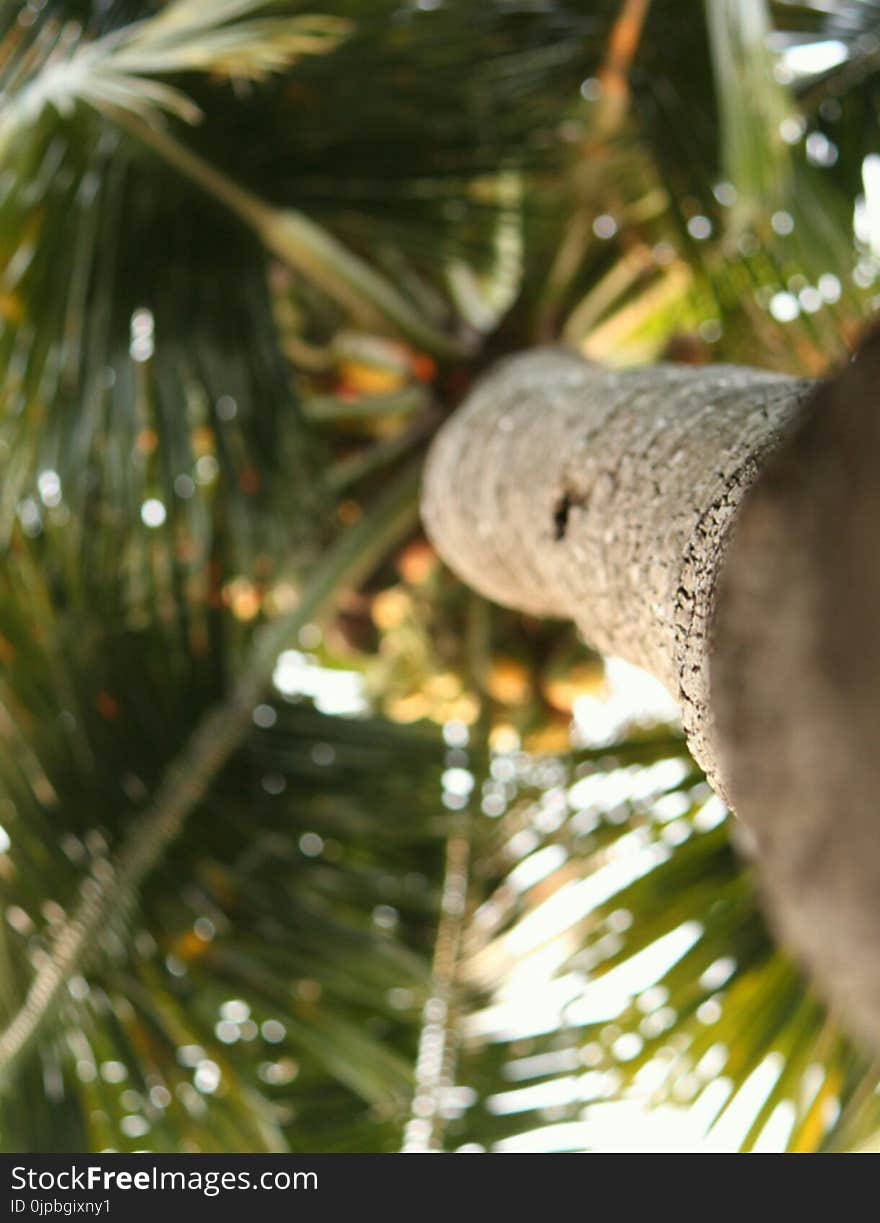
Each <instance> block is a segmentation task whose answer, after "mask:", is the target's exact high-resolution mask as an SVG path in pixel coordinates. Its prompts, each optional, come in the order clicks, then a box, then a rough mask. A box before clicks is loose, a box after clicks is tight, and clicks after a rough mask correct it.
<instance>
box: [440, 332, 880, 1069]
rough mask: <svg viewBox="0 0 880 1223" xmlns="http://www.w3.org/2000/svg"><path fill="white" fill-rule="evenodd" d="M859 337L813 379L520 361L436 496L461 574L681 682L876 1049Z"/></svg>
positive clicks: (875, 841)
mask: <svg viewBox="0 0 880 1223" xmlns="http://www.w3.org/2000/svg"><path fill="white" fill-rule="evenodd" d="M878 348H880V343H878ZM867 353H868V356H867V359H866V360H862V361H857V362H856V364H855V365H854V366H852V367H850V368H849V369H847V371H845V372H844V374H842V375H841V376H840V378H838V379H837V380H835V381H834V382H832V383H829V384H824V385H823V387H822V389H821V390H819V391H818V393H817V392H816V384H814V383H811V382H805V381H800V380H797V379H793V378H787V377H781V376H775V375H773V374H769V373H765V372H762V371H758V370H752V369H743V368H738V367H727V366H708V367H691V366H686V367H674V366H659V367H653V368H650V369H640V370H633V371H625V372H620V373H615V372H608V371H603V370H600V369H598V368H596V367H594V366H590V365H588V364H587V363H585V362H584V361H583V360H581V359H580V358H578V357H577V356H575V355H572V354H569V353H565V352H562V351H556V350H539V351H536V352H533V353H529V354H526V355H524V356H521V357H516V358H513V359H512V360H509V361H507V362H505V363H504V364H502V365H501V366H500V367H498V368H497V369H496V370H494V371H493V372H491V373H490V374H489V375H488V376H487V377H486V378H484V379H483V380H482V382H480V383H479V384H478V385H477V386H476V387H475V389H474V390H473V392H472V394H471V395H470V397H469V399H468V401H467V402H466V403H465V404H464V406H463V407H462V408H461V410H460V411H459V412H457V413H456V414H455V416H454V417H452V418H451V419H450V421H448V422H447V423H446V424H445V425H444V427H443V429H442V430H441V432H440V434H439V436H438V438H437V439H436V441H435V443H434V445H433V447H432V450H431V453H430V455H429V459H428V464H427V469H426V475H425V483H424V489H423V503H422V511H423V518H424V521H425V525H426V528H427V530H428V533H429V535H430V536H431V538H432V540H433V541H434V543H435V544H436V546H437V548H438V550H439V552H440V553H441V555H442V556H443V557H444V559H445V560H446V561H447V562H448V563H449V565H450V566H451V567H452V568H453V569H454V570H455V571H456V572H457V573H458V574H459V575H460V576H461V577H462V578H463V579H464V580H465V581H466V582H468V583H469V584H470V585H471V586H473V587H475V588H476V589H477V590H479V591H481V592H482V593H483V594H485V595H486V596H488V597H489V598H491V599H494V600H496V601H497V602H500V603H503V604H506V605H507V606H511V607H515V608H519V609H521V610H523V611H527V612H530V613H533V614H537V615H547V616H556V617H564V618H570V619H572V620H574V621H575V622H576V623H577V625H578V626H579V628H580V629H581V632H582V633H583V636H584V637H585V638H586V640H587V641H589V642H590V643H591V644H593V645H595V646H597V647H598V648H599V649H601V650H603V651H604V652H606V653H610V654H616V655H619V656H621V657H623V658H626V659H627V660H629V661H630V662H633V663H635V664H637V665H639V666H642V667H644V668H646V669H647V670H649V671H651V672H652V673H653V674H654V675H656V676H657V677H658V678H659V679H661V680H662V681H663V682H664V683H665V684H666V685H667V687H668V688H669V689H670V690H671V691H672V692H673V694H674V695H676V696H677V697H678V699H679V701H680V704H681V710H682V720H683V724H684V727H685V731H686V733H687V735H688V739H689V743H690V746H691V749H692V751H693V753H694V755H695V757H696V758H697V759H698V760H699V761H700V763H701V764H702V765H703V766H704V767H705V769H706V771H707V773H708V775H709V777H710V779H711V780H712V782H713V784H714V785H715V787H716V789H717V790H718V791H719V792H720V793H721V794H722V795H723V796H724V797H725V798H726V799H727V800H728V801H729V802H730V803H731V805H732V806H733V808H734V809H735V811H736V813H737V815H738V816H739V818H740V819H741V820H742V822H743V823H744V824H745V825H746V826H747V827H748V828H749V830H750V832H751V833H752V839H753V843H754V846H755V859H756V865H757V868H758V873H759V876H760V881H761V884H762V888H763V892H764V896H765V900H766V904H767V908H768V910H769V914H770V916H771V919H772V920H773V921H774V924H775V925H776V926H777V928H778V930H779V932H780V935H781V937H782V938H783V939H784V940H785V941H787V943H788V944H789V945H790V946H791V947H792V948H793V949H794V950H795V951H796V952H797V953H798V954H799V955H800V957H801V959H802V960H803V961H804V962H805V964H806V966H807V967H808V969H809V970H810V971H811V972H812V973H813V975H814V976H815V978H816V980H817V982H818V983H819V985H820V987H821V988H822V989H823V990H824V992H825V994H826V995H827V996H828V997H829V999H830V1000H831V1002H832V1003H834V1004H836V1005H837V1006H838V1007H839V1008H840V1009H841V1011H842V1012H843V1015H844V1019H845V1021H846V1022H847V1024H848V1026H849V1027H850V1029H851V1030H853V1031H854V1032H855V1033H857V1034H859V1035H862V1036H865V1037H867V1038H868V1039H869V1040H870V1041H871V1042H872V1043H873V1044H874V1045H875V1047H877V1048H880V954H878V951H877V948H878V947H880V837H878V835H877V810H876V807H877V794H878V792H880V753H878V751H877V748H878V746H880V703H878V701H877V695H878V693H880V633H878V632H877V615H878V612H880V566H877V565H876V564H875V563H873V558H874V556H875V555H876V543H875V542H874V540H875V538H876V534H877V531H878V529H880V491H878V490H880V481H878V480H877V478H876V474H875V473H876V470H877V462H876V460H877V452H878V450H880V417H878V414H877V413H876V411H875V410H874V397H873V389H874V386H875V385H876V382H877V376H878V367H880V352H878V354H875V355H872V353H871V349H870V348H869V349H868V350H867ZM734 523H736V526H737V529H736V531H733V532H732V531H731V528H732V527H733V526H734ZM866 562H867V563H866ZM710 664H711V668H710ZM710 669H711V674H710Z"/></svg>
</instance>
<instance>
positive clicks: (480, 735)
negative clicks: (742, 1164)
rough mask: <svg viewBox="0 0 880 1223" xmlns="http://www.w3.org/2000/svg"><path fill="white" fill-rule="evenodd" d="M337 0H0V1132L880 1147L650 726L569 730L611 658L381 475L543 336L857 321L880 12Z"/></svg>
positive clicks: (792, 346)
mask: <svg viewBox="0 0 880 1223" xmlns="http://www.w3.org/2000/svg"><path fill="white" fill-rule="evenodd" d="M318 8H319V11H318V12H317V14H316V12H315V11H314V10H312V9H310V8H308V7H306V6H305V5H304V4H301V3H298V2H296V0H264V2H263V0H169V2H168V3H164V4H163V3H161V2H160V0H155V2H154V3H149V2H137V0H28V2H27V3H17V2H16V3H13V2H7V3H6V4H4V5H2V6H0V368H2V380H0V388H2V389H0V453H2V459H3V464H4V482H3V486H2V489H0V547H2V548H3V556H4V564H3V565H2V566H0V791H2V794H0V825H2V829H3V832H2V833H0V841H2V844H0V884H2V891H3V895H2V912H3V916H4V922H3V924H2V925H0V954H2V957H3V963H2V971H0V1018H2V1020H3V1025H8V1026H7V1027H6V1031H5V1033H3V1034H0V1052H2V1053H3V1054H4V1056H5V1057H6V1062H5V1064H2V1065H0V1086H2V1097H0V1143H2V1145H3V1147H4V1149H7V1150H32V1151H34V1150H72V1149H96V1150H97V1149H103V1148H113V1149H124V1150H128V1149H144V1148H147V1149H151V1150H242V1151H250V1150H266V1149H268V1150H283V1149H293V1150H344V1151H355V1150H396V1149H399V1147H400V1145H401V1142H402V1141H403V1136H404V1135H405V1136H406V1144H407V1145H408V1146H411V1147H414V1148H418V1147H419V1145H420V1144H421V1145H426V1144H427V1145H431V1144H433V1145H439V1146H442V1147H444V1148H445V1149H455V1148H456V1147H459V1146H462V1145H470V1146H474V1145H477V1146H482V1147H484V1148H491V1147H492V1146H493V1145H494V1144H500V1145H501V1148H502V1149H508V1148H509V1149H515V1148H516V1147H517V1144H520V1145H523V1144H525V1145H526V1146H528V1145H529V1144H531V1147H532V1149H590V1148H592V1147H594V1146H600V1147H601V1146H602V1144H603V1120H602V1118H603V1117H604V1116H606V1115H607V1114H605V1113H603V1112H602V1111H601V1109H602V1108H605V1109H608V1108H613V1107H614V1102H615V1101H617V1102H628V1103H632V1102H633V1101H641V1102H642V1103H643V1104H644V1106H645V1107H648V1106H650V1107H661V1106H665V1107H676V1108H679V1107H683V1106H685V1105H691V1103H692V1101H693V1100H695V1099H696V1101H697V1104H696V1106H695V1107H694V1110H693V1111H692V1112H691V1113H689V1114H688V1115H689V1116H690V1117H692V1118H697V1119H699V1118H702V1119H703V1128H704V1129H705V1128H706V1127H707V1126H709V1125H710V1123H714V1126H715V1129H714V1130H713V1131H712V1134H710V1140H715V1139H717V1140H718V1141H721V1140H722V1139H721V1138H718V1135H719V1134H721V1135H722V1136H723V1135H724V1134H725V1131H724V1128H723V1127H724V1125H725V1124H727V1126H728V1129H727V1131H726V1137H725V1138H724V1141H726V1142H727V1143H728V1144H729V1145H734V1146H735V1145H742V1146H744V1147H750V1146H752V1145H754V1143H755V1142H756V1141H758V1140H759V1138H760V1135H761V1131H762V1129H763V1127H764V1125H765V1123H766V1122H767V1121H768V1120H771V1119H773V1118H775V1121H774V1124H775V1125H776V1126H777V1129H778V1128H779V1127H781V1126H783V1125H784V1126H787V1127H788V1128H787V1130H786V1135H787V1136H786V1141H787V1142H788V1144H789V1145H790V1146H792V1147H795V1148H798V1149H813V1148H815V1147H817V1146H820V1145H823V1144H824V1145H825V1146H839V1147H849V1146H853V1145H857V1144H859V1143H862V1142H864V1141H866V1140H868V1139H870V1137H871V1136H872V1135H873V1134H874V1133H876V1131H877V1130H878V1129H880V1117H878V1116H877V1115H876V1114H877V1103H876V1102H877V1096H876V1094H875V1093H874V1086H875V1082H876V1077H877V1075H876V1071H875V1070H872V1069H871V1068H870V1067H869V1066H868V1065H867V1063H866V1062H865V1059H864V1058H863V1057H862V1056H861V1055H860V1054H859V1053H858V1052H857V1051H855V1050H853V1049H852V1048H851V1047H850V1046H849V1045H848V1044H847V1043H846V1042H845V1041H844V1040H843V1038H842V1037H841V1036H840V1035H839V1033H838V1032H837V1031H836V1030H835V1028H834V1026H833V1023H832V1022H831V1020H830V1019H829V1018H828V1017H827V1016H825V1015H824V1013H823V1012H822V1009H821V1007H820V1006H819V1004H818V1003H817V1002H816V1001H815V1000H814V999H813V998H812V996H811V995H810V993H809V991H808V990H807V989H806V988H805V986H804V983H803V982H802V980H801V979H800V978H799V976H798V974H797V973H796V971H795V970H794V969H793V968H792V967H791V966H790V965H789V964H788V963H787V962H786V961H785V959H784V957H783V956H782V955H781V954H780V953H779V952H778V951H777V950H776V949H775V947H774V945H773V942H772V940H771V938H770V936H769V935H768V933H767V931H766V929H765V927H764V925H763V923H762V921H761V918H760V916H759V910H758V906H757V903H756V899H755V896H754V892H753V888H752V885H751V881H750V878H749V874H748V870H747V868H744V867H743V865H742V859H741V857H740V856H738V855H737V854H736V853H735V852H734V849H733V848H732V845H731V840H732V839H735V838H732V834H731V830H730V827H729V821H727V819H726V818H725V817H724V813H723V811H722V810H720V809H719V808H718V806H717V801H716V800H714V799H712V798H711V797H710V795H709V793H708V791H707V789H706V786H705V783H704V782H703V781H702V779H701V778H700V777H699V775H698V774H697V772H696V770H695V768H694V766H693V764H692V763H691V762H690V761H689V759H688V758H687V756H686V753H685V750H684V747H683V745H682V743H681V741H680V740H679V739H678V738H677V737H676V735H675V734H674V733H672V732H670V731H668V730H667V729H664V728H659V729H656V730H654V731H648V730H645V729H642V730H640V731H637V730H634V731H633V732H632V734H631V735H630V737H629V738H627V739H626V740H625V741H620V742H614V743H609V744H607V745H604V746H603V745H602V744H601V743H599V744H598V745H597V744H593V745H592V746H590V745H589V744H587V745H584V744H583V743H582V744H581V746H580V747H575V748H571V733H570V732H571V725H572V715H573V713H574V712H575V711H576V709H577V707H578V702H579V700H581V699H584V698H590V697H592V696H595V695H596V694H597V693H598V692H600V691H601V689H602V685H603V682H604V681H603V674H602V662H601V660H600V659H599V658H598V657H597V656H595V655H594V654H592V653H591V652H590V651H589V650H587V648H586V647H585V646H583V645H582V644H581V643H579V642H578V641H577V640H576V638H575V636H574V634H573V631H572V630H571V629H570V627H568V626H562V625H556V624H550V623H538V622H535V621H532V620H530V619H528V618H526V617H522V616H518V615H515V614H513V613H510V612H507V611H504V610H502V609H500V608H494V607H490V606H489V605H487V604H486V603H484V602H483V601H482V600H479V599H477V598H475V596H473V595H472V594H471V593H470V592H469V591H467V590H465V589H464V588H463V587H462V586H461V585H460V584H459V583H458V582H457V581H455V580H454V579H453V577H452V576H451V575H450V574H449V573H448V572H447V571H446V570H445V569H444V568H443V567H442V566H441V565H440V564H439V562H438V561H437V558H436V557H435V556H434V554H433V552H432V551H431V549H430V547H429V545H428V544H427V543H426V542H425V540H424V539H423V538H422V537H421V536H420V535H419V533H418V531H417V530H416V527H415V514H416V497H417V487H416V481H415V479H414V478H413V475H412V472H413V469H414V465H415V468H417V466H418V463H419V461H420V459H421V456H422V455H423V454H424V451H425V448H426V446H427V444H428V442H429V440H430V438H431V436H432V434H433V432H434V431H435V429H436V428H437V426H438V424H439V423H440V422H441V421H442V419H443V418H444V416H445V414H446V413H448V412H449V411H452V410H454V408H455V406H456V405H457V403H458V402H459V401H460V400H461V398H462V396H463V395H464V394H465V393H466V391H467V389H468V387H469V386H470V384H471V382H472V380H473V379H474V377H476V376H477V375H478V374H479V372H480V371H481V370H482V369H483V368H484V367H485V366H486V365H487V364H488V363H489V362H491V361H492V360H493V359H495V358H496V357H498V356H500V355H503V354H504V353H507V352H510V351H513V350H515V349H517V348H520V347H523V346H525V345H527V344H530V343H534V342H536V341H540V340H548V339H549V340H558V339H560V338H562V339H564V340H566V341H567V342H569V343H572V344H575V345H577V346H578V347H580V348H581V349H582V351H583V352H584V353H586V354H587V355H588V356H590V357H593V358H595V359H597V360H602V361H606V362H610V363H615V364H626V363H631V362H634V361H644V360H653V359H658V358H666V359H672V360H686V361H693V362H700V361H706V360H716V359H717V360H734V361H747V362H751V363H755V364H763V365H768V366H771V367H773V368H776V369H782V370H790V371H793V372H801V373H803V372H807V373H814V374H818V373H821V372H823V371H824V370H825V369H827V368H828V367H829V366H831V365H832V364H833V363H834V362H836V361H837V360H839V359H840V358H841V356H842V355H843V354H844V353H845V352H846V350H847V347H848V345H849V343H850V342H851V340H852V338H853V337H854V336H855V334H856V333H857V332H858V330H859V328H860V327H861V325H862V323H863V321H864V319H865V318H866V317H867V316H868V315H869V314H870V313H871V311H872V310H873V308H874V282H875V280H876V277H877V272H878V266H880V265H878V258H880V231H878V229H877V225H878V222H877V219H876V218H877V216H878V214H880V202H878V200H877V198H876V190H877V189H876V187H872V180H871V178H870V173H869V170H868V169H866V163H865V158H866V157H867V156H868V155H869V154H871V153H876V152H878V151H880V149H878V144H880V141H878V138H877V106H878V101H880V98H878V83H880V73H878V64H880V60H878V53H877V49H878V46H880V5H876V4H873V3H871V4H868V3H859V4H855V3H854V4H842V5H837V6H834V11H833V12H829V11H827V6H821V5H819V4H816V5H811V4H790V3H778V4H774V5H769V6H768V5H767V4H765V3H764V2H763V0H748V3H734V2H733V0H708V3H707V4H706V5H705V8H704V6H703V5H702V4H700V3H696V2H694V3H692V4H687V5H660V4H651V3H649V2H647V0H623V2H619V0H602V2H601V3H591V4H586V3H581V2H580V0H492V2H491V3H486V4H482V5H479V6H474V5H473V4H469V3H466V2H465V0H445V2H444V3H439V2H436V3H435V2H434V0H431V2H427V0H424V2H420V3H398V2H397V0H370V3H364V2H362V0H331V2H329V3H327V4H325V5H322V6H318ZM829 40H838V41H839V45H840V47H841V48H842V50H840V51H838V52H835V54H836V56H837V58H836V60H834V62H831V61H830V60H828V59H827V58H826V60H825V61H822V60H821V59H820V60H819V61H817V62H820V63H825V64H826V65H827V64H830V66H824V67H821V69H820V70H816V71H813V70H806V71H804V70H797V71H796V70H795V68H793V67H791V64H792V63H795V64H796V63H797V59H796V57H795V58H792V56H791V55H790V54H789V53H790V52H791V50H792V49H796V50H799V51H801V52H803V50H804V49H805V48H807V49H808V48H809V47H810V46H812V45H813V44H817V45H818V47H819V49H820V50H821V48H822V47H823V46H825V47H827V45H828V42H829ZM835 45H836V44H835ZM832 59H834V57H833V56H832ZM803 62H805V61H804V60H803V58H802V59H801V63H803ZM868 164H869V163H868ZM854 214H855V224H854ZM386 485H387V486H388V487H389V488H390V490H391V492H390V494H388V493H383V489H384V488H385V486H386ZM389 496H390V501H389ZM312 609H313V610H312ZM269 647H271V648H272V650H274V653H272V654H270V653H268V652H267V651H269ZM282 651H283V652H282ZM279 653H280V659H279V660H278V665H277V668H276V669H275V684H274V687H271V686H269V685H268V683H267V680H268V674H269V672H271V670H272V666H273V665H274V661H275V655H277V654H279ZM242 693H244V694H245V695H246V696H247V697H248V701H247V702H244V701H243V698H242V696H241V694H242ZM334 694H335V696H334ZM340 694H341V696H340ZM370 709H372V713H371V712H370ZM379 715H381V716H379ZM441 727H442V728H443V729H442V732H441ZM214 729H217V730H218V731H219V732H220V733H219V735H218V743H219V746H218V747H217V748H216V750H214V749H213V748H212V746H211V744H212V733H209V732H213V730H214ZM575 741H576V742H577V737H575ZM206 743H207V747H206V746H205V745H206ZM548 753H556V755H549V754H548ZM193 762H195V764H196V765H197V766H198V768H197V769H196V770H195V772H196V773H197V777H191V776H190V775H189V772H188V766H189V764H191V763H193ZM182 766H187V767H186V768H184V767H182ZM169 812H172V813H173V814H174V818H173V819H171V818H170V817H169ZM707 812H708V813H709V814H707ZM7 842H8V843H7ZM135 851H136V852H135ZM132 862H134V863H135V866H136V869H134V868H132V869H128V868H126V869H125V870H123V869H122V867H123V866H124V864H126V863H128V864H129V866H130V865H131V863H132ZM138 864H140V865H138ZM572 898H574V900H572ZM93 902H94V903H93ZM98 902H100V903H99V906H98V908H95V907H94V905H95V904H96V903H98ZM89 905H92V908H91V909H89ZM84 907H85V909H84ZM83 911H88V912H91V913H92V919H91V920H92V925H93V926H94V928H95V931H96V933H95V937H94V938H92V937H89V938H87V939H82V938H80V942H79V943H77V942H76V938H75V936H76V934H77V930H78V928H79V927H78V922H79V917H78V916H77V915H78V914H81V913H82V912H83ZM95 914H97V915H98V916H97V917H96V916H95ZM554 914H555V916H554ZM548 915H549V925H548V926H547V927H546V928H544V927H542V923H544V922H545V919H546V918H547V917H548ZM89 929H91V927H89ZM542 929H544V932H543V933H540V932H541V930H542ZM536 932H537V933H536ZM662 940H666V942H663V941H662ZM658 945H659V946H660V947H661V950H662V948H663V947H667V946H668V947H669V948H670V949H671V950H670V952H669V955H668V956H667V961H668V962H667V963H665V964H663V963H661V962H660V961H661V960H662V955H661V954H660V953H658V951H657V947H658ZM72 946H73V947H74V950H73V951H70V950H69V949H70V947H72ZM647 952H650V955H647V954H643V955H642V960H641V961H640V960H639V959H638V957H639V955H640V954H642V953H647ZM673 952H675V953H676V954H673ZM658 955H659V956H660V959H658ZM648 961H650V963H651V964H653V965H654V968H653V974H654V975H653V978H652V979H650V980H648V979H646V978H645V971H647V970H645V969H639V965H640V964H641V965H645V964H646V963H647V962H648ZM634 964H635V968H634V967H633V965H634ZM658 964H659V965H660V967H659V968H658ZM719 966H720V967H719ZM722 969H724V970H725V971H726V976H725V975H724V974H723V973H722ZM639 971H642V976H641V977H639V975H638V973H639ZM615 974H617V976H615ZM607 981H611V982H612V984H614V982H617V983H618V984H616V985H615V986H614V989H615V991H616V992H614V996H613V999H612V1001H611V1002H609V1001H608V998H609V994H608V990H607V988H606V987H607ZM603 983H604V984H603ZM44 986H45V989H44ZM602 989H605V994H604V995H602V994H601V990H602ZM597 991H598V992H597ZM597 998H599V999H600V1000H601V999H602V998H604V1001H601V1005H599V1003H597V1002H596V999H597ZM536 999H537V1000H538V1001H537V1003H536ZM597 1006H599V1009H600V1010H601V1007H605V1010H606V1011H607V1012H608V1013H607V1014H605V1013H603V1014H602V1015H600V1016H598V1017H597V1014H596V1008H597ZM530 1024H531V1027H530V1026H529V1025H530ZM434 1029H438V1030H439V1029H442V1031H443V1036H444V1041H445V1043H444V1050H445V1056H444V1058H443V1059H441V1062H442V1064H440V1063H438V1065H437V1066H436V1067H435V1068H434V1069H431V1068H430V1067H428V1061H429V1060H430V1059H428V1058H427V1057H426V1053H425V1049H426V1032H427V1033H428V1035H429V1036H430V1035H431V1032H432V1031H433V1030H434ZM10 1033H12V1034H13V1035H14V1036H15V1039H14V1040H12V1039H10ZM428 1043H430V1042H428ZM456 1049H458V1050H459V1051H460V1059H459V1060H458V1061H457V1060H456ZM768 1058H769V1059H770V1060H769V1061H768ZM0 1061H2V1058H0ZM768 1066H769V1067H770V1069H769V1070H768V1069H767V1067H768ZM762 1067H763V1069H762ZM761 1074H763V1075H764V1076H765V1079H766V1083H768V1084H769V1086H767V1089H766V1092H765V1097H764V1098H762V1099H757V1098H755V1102H754V1103H753V1105H752V1106H751V1113H749V1112H748V1098H747V1093H748V1091H749V1090H754V1087H752V1088H750V1086H749V1084H750V1083H752V1084H753V1083H754V1082H755V1081H756V1080H755V1076H756V1075H757V1076H758V1078H760V1076H761ZM767 1076H769V1077H767ZM771 1079H772V1082H771ZM762 1081H763V1080H762ZM413 1095H414V1096H415V1098H414V1099H413V1098H412V1097H413ZM737 1100H738V1101H739V1104H737ZM743 1101H745V1104H744V1103H743ZM780 1109H781V1110H782V1111H781V1112H780ZM734 1114H736V1115H738V1117H739V1118H740V1120H739V1122H738V1124H739V1125H740V1129H739V1131H736V1127H735V1125H734V1122H731V1121H729V1120H728V1121H727V1122H725V1117H727V1118H730V1117H731V1116H734ZM658 1115H663V1114H658ZM743 1117H745V1118H746V1122H743V1121H742V1118H743ZM692 1124H694V1125H696V1124H697V1121H692ZM731 1127H732V1128H731ZM695 1132H696V1131H695ZM713 1134H714V1135H715V1139H713V1137H712V1135H713ZM731 1135H733V1136H732V1137H731Z"/></svg>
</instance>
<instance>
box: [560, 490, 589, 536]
mask: <svg viewBox="0 0 880 1223" xmlns="http://www.w3.org/2000/svg"><path fill="white" fill-rule="evenodd" d="M583 504H584V498H583V497H579V496H578V495H577V493H573V492H572V491H571V490H570V489H565V490H564V492H563V493H562V494H561V496H560V497H559V498H558V499H557V501H556V504H555V505H554V507H553V538H554V539H555V540H557V541H559V540H560V539H565V536H566V533H567V531H568V518H569V514H570V513H571V510H572V507H573V506H575V505H583Z"/></svg>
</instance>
